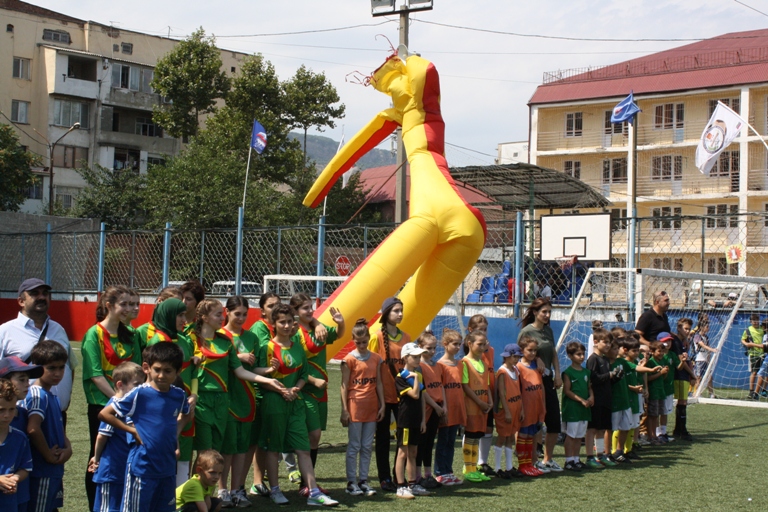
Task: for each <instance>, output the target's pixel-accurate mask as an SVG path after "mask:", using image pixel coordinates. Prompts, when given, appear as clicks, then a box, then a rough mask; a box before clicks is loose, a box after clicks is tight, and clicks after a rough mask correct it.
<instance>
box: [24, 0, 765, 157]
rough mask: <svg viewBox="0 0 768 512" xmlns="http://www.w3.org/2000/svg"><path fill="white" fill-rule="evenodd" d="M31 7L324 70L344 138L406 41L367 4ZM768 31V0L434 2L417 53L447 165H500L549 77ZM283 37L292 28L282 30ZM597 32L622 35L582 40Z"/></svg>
mask: <svg viewBox="0 0 768 512" xmlns="http://www.w3.org/2000/svg"><path fill="white" fill-rule="evenodd" d="M31 3H34V4H35V5H40V6H42V7H46V8H49V9H52V10H55V11H58V12H61V13H64V14H68V15H71V16H75V17H78V18H83V19H86V20H93V21H98V22H100V23H105V24H109V23H112V24H114V25H115V26H116V27H118V28H122V29H127V30H137V31H141V32H146V33H149V34H155V35H165V36H167V35H169V34H170V36H171V37H174V38H184V37H185V36H187V35H188V34H190V33H191V32H192V31H193V30H195V29H196V28H198V27H203V28H204V29H205V31H206V33H208V34H213V35H215V36H216V38H217V45H218V46H219V47H222V48H226V49H231V50H237V51H241V52H246V53H261V54H263V55H264V56H265V57H266V58H267V59H269V60H270V61H271V62H272V63H273V64H274V66H275V69H276V70H277V72H278V74H279V76H280V78H281V79H283V80H287V79H289V78H290V77H291V76H292V75H293V74H294V73H295V71H296V69H297V68H298V67H299V66H300V65H302V64H304V65H305V66H307V67H308V68H310V69H312V70H313V71H314V72H317V73H320V72H322V73H324V74H325V75H326V77H327V79H328V80H329V81H330V82H331V83H332V84H333V85H334V86H335V87H336V89H337V91H338V93H339V96H340V98H341V101H342V102H343V103H344V104H345V105H346V116H345V118H344V119H342V120H341V121H339V123H338V126H337V127H336V128H335V129H331V130H326V131H325V132H323V135H327V136H330V137H332V138H334V139H336V140H339V139H340V138H341V134H342V130H343V131H344V133H345V134H346V138H347V140H348V139H349V137H350V136H351V135H352V134H354V133H355V132H356V131H358V130H359V129H361V128H362V127H363V126H364V125H365V123H367V122H368V121H369V120H370V119H371V118H372V117H373V116H374V115H375V114H376V113H377V112H379V111H380V110H383V109H385V108H388V107H389V101H388V98H387V97H386V96H385V95H383V94H381V93H379V92H377V91H375V90H374V89H372V88H371V87H363V86H362V85H359V84H356V83H353V82H350V81H348V80H347V75H349V74H350V73H353V72H359V73H361V74H364V75H368V74H369V73H370V72H372V71H373V70H374V69H376V68H377V67H378V66H379V65H380V64H381V63H382V62H383V61H384V59H385V58H386V57H387V55H388V54H389V52H390V44H389V42H388V41H387V39H389V41H391V42H392V44H393V45H394V46H395V47H396V46H397V44H398V37H399V35H398V23H397V21H398V18H397V16H390V17H376V18H374V17H372V16H371V6H370V1H368V0H354V1H353V0H326V1H324V2H318V1H317V0H283V1H281V2H264V1H261V0H217V1H215V2H211V1H203V0H183V1H181V0H162V1H159V2H158V1H157V0H131V2H128V3H125V4H121V3H119V2H118V3H111V2H104V1H103V0H78V1H77V2H71V1H66V2H65V1H61V0H31ZM744 4H747V5H744ZM750 7H751V8H750ZM756 10H757V11H762V13H766V14H761V13H759V12H756ZM445 25H452V26H455V27H465V28H454V27H448V26H445ZM353 26H354V27H355V28H345V29H343V30H328V29H339V28H344V27H353ZM766 27H768V0H744V1H743V2H741V1H737V0H668V1H663V0H655V1H654V0H635V1H633V2H627V1H626V0H581V1H571V2H566V1H564V0H538V1H535V2H531V1H528V2H519V1H513V2H509V1H501V0H494V1H491V0H471V1H468V0H464V1H459V0H435V1H434V9H433V10H431V11H426V12H416V13H412V14H411V23H410V45H409V50H410V51H411V52H416V53H419V54H421V56H422V57H424V58H426V59H429V60H430V61H432V62H433V63H434V64H435V66H436V68H437V70H438V72H439V73H440V77H441V78H440V79H441V93H442V98H441V106H442V112H443V118H444V120H445V123H446V143H447V144H448V147H447V150H446V154H447V156H448V161H449V164H451V165H478V164H489V163H493V159H494V157H495V156H496V147H497V144H499V143H501V142H510V141H523V140H527V138H528V114H529V111H528V106H527V103H528V100H529V99H530V98H531V96H532V95H533V93H534V92H535V90H536V87H537V86H538V85H540V84H541V81H542V76H543V73H544V72H547V71H557V70H565V69H572V68H587V67H597V66H603V65H607V64H614V63H618V62H622V61H624V60H628V59H632V58H636V57H640V56H643V55H647V54H650V53H654V52H657V51H661V50H665V49H669V48H674V47H677V46H682V45H685V44H689V43H690V42H693V41H692V40H696V39H707V38H710V37H714V36H717V35H721V34H725V33H729V32H740V31H745V30H755V29H762V28H766ZM469 29H480V30H469ZM488 31H496V32H505V33H516V34H525V35H537V36H546V37H525V36H522V35H509V34H499V33H491V32H488ZM286 32H293V33H294V34H290V35H275V34H283V33H286ZM295 32H308V33H303V34H296V33H295ZM379 34H381V35H383V36H386V39H385V38H382V37H377V36H378V35H379ZM562 38H569V39H562ZM589 38H591V39H614V41H585V40H583V39H589ZM615 39H624V40H629V41H616V40H615ZM641 39H643V40H645V41H640V40H641ZM649 39H655V41H648V40H649ZM380 147H383V148H386V149H389V147H390V144H389V142H386V141H385V142H384V143H383V144H382V145H381V146H380Z"/></svg>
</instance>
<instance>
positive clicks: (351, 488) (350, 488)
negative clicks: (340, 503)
mask: <svg viewBox="0 0 768 512" xmlns="http://www.w3.org/2000/svg"><path fill="white" fill-rule="evenodd" d="M347 494H349V495H350V496H360V495H361V494H363V490H362V489H361V488H360V486H358V485H357V484H347Z"/></svg>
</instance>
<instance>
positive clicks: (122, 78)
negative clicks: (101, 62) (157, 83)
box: [112, 64, 154, 93]
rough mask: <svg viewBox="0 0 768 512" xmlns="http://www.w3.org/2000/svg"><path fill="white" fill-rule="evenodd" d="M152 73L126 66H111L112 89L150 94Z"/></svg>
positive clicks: (149, 70)
mask: <svg viewBox="0 0 768 512" xmlns="http://www.w3.org/2000/svg"><path fill="white" fill-rule="evenodd" d="M153 76H154V71H153V70H151V69H142V68H139V67H136V66H128V65H126V64H112V87H114V88H116V89H130V90H132V91H141V92H148V93H151V92H153V91H152V87H151V86H150V85H149V84H150V83H151V82H152V77H153Z"/></svg>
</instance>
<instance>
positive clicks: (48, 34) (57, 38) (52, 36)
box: [43, 28, 72, 44]
mask: <svg viewBox="0 0 768 512" xmlns="http://www.w3.org/2000/svg"><path fill="white" fill-rule="evenodd" d="M43 41H54V42H57V43H67V44H69V43H71V42H72V40H71V39H70V38H69V32H65V31H64V30H50V29H47V28H46V29H43Z"/></svg>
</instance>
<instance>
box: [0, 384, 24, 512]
mask: <svg viewBox="0 0 768 512" xmlns="http://www.w3.org/2000/svg"><path fill="white" fill-rule="evenodd" d="M15 415H16V391H15V390H14V388H13V384H11V381H9V380H6V379H0V510H7V511H16V510H18V507H19V501H18V498H19V485H20V484H21V482H23V481H25V480H26V478H27V475H28V474H29V472H30V471H32V453H31V452H30V451H29V441H28V440H27V435H26V434H25V433H24V432H21V431H19V430H17V429H15V428H13V427H12V426H11V420H13V417H14V416H15Z"/></svg>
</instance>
